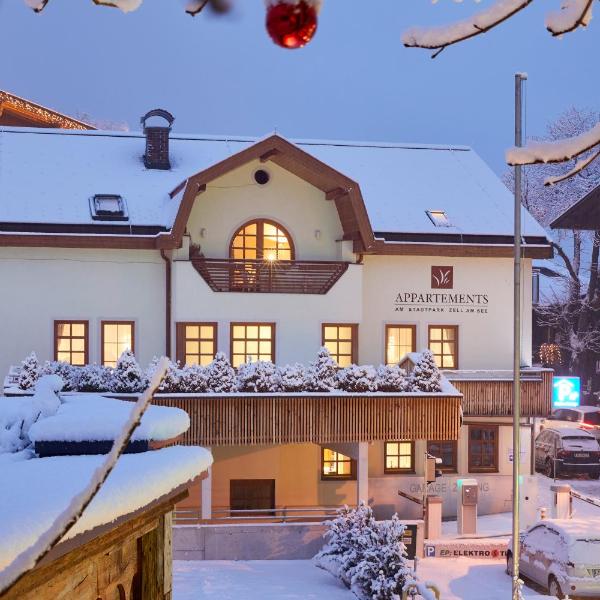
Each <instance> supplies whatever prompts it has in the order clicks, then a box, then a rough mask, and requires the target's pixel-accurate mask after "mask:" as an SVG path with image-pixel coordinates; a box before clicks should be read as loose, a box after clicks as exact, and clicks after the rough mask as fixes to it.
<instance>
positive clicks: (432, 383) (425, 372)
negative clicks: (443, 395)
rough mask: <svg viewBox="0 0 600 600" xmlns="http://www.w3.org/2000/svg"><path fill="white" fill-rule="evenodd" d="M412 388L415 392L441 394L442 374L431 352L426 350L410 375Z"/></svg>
mask: <svg viewBox="0 0 600 600" xmlns="http://www.w3.org/2000/svg"><path fill="white" fill-rule="evenodd" d="M410 381H411V387H412V389H413V390H414V391H415V392H440V391H441V390H442V382H441V373H440V370H439V369H438V367H437V365H436V364H435V357H434V355H433V352H431V350H424V351H423V352H422V353H421V358H419V360H417V363H416V364H415V366H414V368H413V370H412V373H411V374H410Z"/></svg>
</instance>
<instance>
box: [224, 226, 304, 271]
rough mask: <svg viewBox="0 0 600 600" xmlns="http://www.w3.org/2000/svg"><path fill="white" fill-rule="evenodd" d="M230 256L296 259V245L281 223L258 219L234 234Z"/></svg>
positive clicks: (246, 258)
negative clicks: (294, 245)
mask: <svg viewBox="0 0 600 600" xmlns="http://www.w3.org/2000/svg"><path fill="white" fill-rule="evenodd" d="M229 256H230V258H233V259H235V260H261V259H264V260H268V261H273V260H294V247H293V244H292V239H291V237H290V235H289V234H288V232H287V231H286V230H285V229H284V228H283V227H282V226H281V225H278V224H277V223H274V222H272V221H266V220H264V219H257V220H256V221H250V222H249V223H246V224H245V225H244V226H243V227H242V228H241V229H240V230H239V231H238V232H237V233H236V234H235V235H234V236H233V239H232V241H231V246H230V249H229Z"/></svg>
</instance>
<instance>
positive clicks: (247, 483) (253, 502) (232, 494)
mask: <svg viewBox="0 0 600 600" xmlns="http://www.w3.org/2000/svg"><path fill="white" fill-rule="evenodd" d="M229 506H230V508H231V510H248V511H253V510H260V509H263V510H265V509H274V508H275V480H274V479H231V480H230V482H229ZM253 515H254V516H259V515H262V516H271V515H273V513H272V512H264V513H252V512H249V513H235V514H234V515H232V516H253Z"/></svg>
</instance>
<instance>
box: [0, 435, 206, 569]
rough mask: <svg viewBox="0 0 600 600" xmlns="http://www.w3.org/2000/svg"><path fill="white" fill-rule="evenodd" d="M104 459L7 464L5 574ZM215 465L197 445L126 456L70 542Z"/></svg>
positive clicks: (0, 559) (1, 552)
mask: <svg viewBox="0 0 600 600" xmlns="http://www.w3.org/2000/svg"><path fill="white" fill-rule="evenodd" d="M104 458H105V457H104V456H57V457H52V458H37V459H32V460H26V461H18V462H14V463H4V464H3V465H2V477H1V478H0V515H2V516H1V518H0V570H2V569H4V568H5V567H6V566H7V565H8V564H10V563H11V562H12V561H13V560H14V559H15V558H16V557H17V556H18V555H19V554H20V553H21V552H23V551H24V550H26V549H27V548H28V547H29V546H31V545H32V544H33V543H34V542H35V541H36V540H37V539H38V537H39V536H40V535H41V534H42V533H43V532H44V531H46V530H47V529H48V528H49V527H50V526H51V524H52V523H53V521H54V519H55V518H56V517H57V516H58V515H59V514H60V513H61V511H63V510H64V509H65V508H66V507H67V506H68V504H69V503H70V502H71V499H72V498H73V497H74V496H75V495H76V494H77V493H79V492H80V491H81V490H82V489H83V488H84V487H85V486H86V485H87V483H88V481H89V480H90V478H91V477H92V474H93V472H94V470H95V469H96V468H97V467H99V466H100V464H101V463H102V461H103V460H104ZM212 462H213V458H212V455H211V453H210V452H209V451H208V450H206V449H205V448H199V447H194V446H173V447H170V448H163V449H162V450H154V451H152V452H144V453H141V454H127V455H124V456H121V458H120V459H119V461H118V462H117V465H116V467H115V470H114V471H113V472H112V473H111V474H110V475H109V477H108V479H107V480H106V483H105V484H104V486H103V487H102V488H101V490H100V491H99V492H98V495H97V496H96V497H95V498H94V500H93V501H92V503H91V504H90V506H88V508H87V509H86V510H85V512H84V513H83V516H82V517H81V519H80V520H79V522H78V523H77V524H76V525H75V526H74V527H73V529H72V530H71V531H70V532H69V533H68V534H67V535H66V536H65V538H64V539H69V538H72V537H74V536H76V535H77V534H80V533H83V532H85V531H89V530H90V529H93V528H95V527H98V526H100V525H104V524H107V523H112V522H114V521H115V520H117V519H118V518H119V517H122V516H124V515H127V514H130V513H133V512H135V511H137V510H139V509H141V508H143V507H144V506H147V505H148V504H150V503H152V502H153V501H154V500H156V499H157V498H160V497H161V496H164V495H166V494H168V493H170V492H171V491H173V490H174V489H176V488H178V487H180V486H181V485H184V484H186V483H188V482H189V481H191V480H192V479H194V478H195V477H197V476H198V475H199V474H200V473H201V472H202V471H205V470H206V469H207V468H208V467H209V466H210V465H211V464H212ZM63 541H64V540H63Z"/></svg>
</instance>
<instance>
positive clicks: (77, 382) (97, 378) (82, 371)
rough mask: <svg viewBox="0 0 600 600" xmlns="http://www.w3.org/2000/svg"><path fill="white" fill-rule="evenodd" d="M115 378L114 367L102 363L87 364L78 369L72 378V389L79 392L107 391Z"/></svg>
mask: <svg viewBox="0 0 600 600" xmlns="http://www.w3.org/2000/svg"><path fill="white" fill-rule="evenodd" d="M112 379H113V373H112V369H111V368H110V367H103V366H100V365H86V366H85V367H80V368H78V369H76V370H75V371H74V373H73V375H72V378H71V389H75V390H77V391H78V392H106V391H108V390H110V388H111V383H112Z"/></svg>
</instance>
